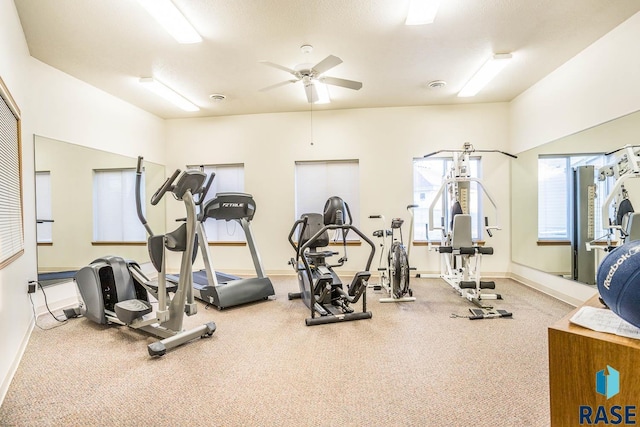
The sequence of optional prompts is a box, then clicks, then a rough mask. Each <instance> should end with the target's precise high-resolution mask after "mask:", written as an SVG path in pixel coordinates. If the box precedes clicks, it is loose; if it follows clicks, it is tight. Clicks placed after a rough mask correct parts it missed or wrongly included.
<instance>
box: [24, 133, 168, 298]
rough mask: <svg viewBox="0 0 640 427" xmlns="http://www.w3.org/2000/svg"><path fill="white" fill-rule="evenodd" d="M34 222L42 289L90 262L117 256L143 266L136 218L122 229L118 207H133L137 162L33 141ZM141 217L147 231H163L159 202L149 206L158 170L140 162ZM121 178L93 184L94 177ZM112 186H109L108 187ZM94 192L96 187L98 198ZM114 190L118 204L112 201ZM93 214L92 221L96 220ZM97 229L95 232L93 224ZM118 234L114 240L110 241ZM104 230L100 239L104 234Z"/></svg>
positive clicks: (43, 140) (157, 184)
mask: <svg viewBox="0 0 640 427" xmlns="http://www.w3.org/2000/svg"><path fill="white" fill-rule="evenodd" d="M34 147H35V149H34V153H35V154H34V156H35V171H36V216H37V222H38V224H37V239H38V276H39V280H40V281H41V283H42V284H43V285H46V284H51V283H56V282H59V281H65V280H70V279H71V278H72V277H73V276H74V274H75V271H77V270H78V269H79V268H81V267H83V266H85V265H87V264H89V263H90V262H91V261H93V260H94V259H97V258H100V257H101V256H105V255H117V256H121V257H123V258H125V259H133V260H136V261H138V262H140V263H143V262H147V261H148V254H147V248H146V238H147V236H146V234H145V231H144V228H143V227H142V225H141V224H140V222H139V221H138V220H137V217H135V214H134V219H133V220H131V218H130V216H129V223H128V224H127V223H124V222H126V221H124V220H123V219H122V218H123V215H124V214H123V213H122V212H120V209H119V207H118V205H126V206H128V205H129V204H133V206H132V209H133V212H134V213H135V202H134V201H132V200H135V199H132V197H134V195H135V178H134V179H133V180H131V177H132V176H133V177H135V168H136V162H137V159H135V158H132V157H127V156H123V155H119V154H114V153H110V152H107V151H101V150H97V149H94V148H88V147H83V146H80V145H75V144H71V143H68V142H64V141H58V140H55V139H51V138H46V137H43V136H39V135H36V136H35V137H34ZM144 166H145V172H144V180H143V182H144V186H143V189H144V195H143V201H144V212H145V215H146V217H147V221H148V222H149V224H150V226H151V228H152V230H154V231H155V230H158V231H156V232H162V230H164V228H165V207H164V200H163V201H161V202H160V203H159V204H158V205H156V206H151V204H150V203H149V200H150V199H151V196H152V195H153V193H154V192H155V190H156V189H157V188H159V187H160V186H161V185H162V183H163V182H164V180H165V178H166V177H165V168H164V166H162V165H159V164H156V163H152V162H147V161H145V162H144ZM119 171H121V172H122V175H123V178H122V180H121V181H119V180H120V177H117V176H116V178H115V179H107V181H105V182H98V180H99V178H97V177H96V175H104V173H106V174H107V175H113V174H114V173H115V174H117V173H119ZM114 183H115V184H114ZM96 186H101V188H102V190H101V191H102V196H99V195H97V193H96V191H98V190H97V189H96ZM115 187H119V188H122V190H123V194H122V197H123V198H124V197H126V199H123V201H119V200H118V201H115V200H113V199H110V198H113V197H114V194H117V192H118V191H119V188H115ZM96 214H98V215H96ZM97 222H99V223H100V225H101V226H100V227H98V228H96V223H97ZM115 229H119V230H120V231H119V232H120V236H118V235H115V237H114V235H110V234H109V233H110V232H111V231H114V230H115ZM105 230H106V234H105Z"/></svg>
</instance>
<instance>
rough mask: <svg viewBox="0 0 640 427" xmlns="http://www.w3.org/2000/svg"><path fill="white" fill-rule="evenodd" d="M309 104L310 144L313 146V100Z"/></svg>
mask: <svg viewBox="0 0 640 427" xmlns="http://www.w3.org/2000/svg"><path fill="white" fill-rule="evenodd" d="M309 105H310V106H311V109H310V111H309V116H310V128H311V144H310V145H311V146H313V102H310V103H309Z"/></svg>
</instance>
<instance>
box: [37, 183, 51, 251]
mask: <svg viewBox="0 0 640 427" xmlns="http://www.w3.org/2000/svg"><path fill="white" fill-rule="evenodd" d="M51 200H52V199H51V172H49V171H43V172H36V235H37V238H38V243H51V242H53V224H52V223H51V222H49V221H51V220H53V211H52V208H51Z"/></svg>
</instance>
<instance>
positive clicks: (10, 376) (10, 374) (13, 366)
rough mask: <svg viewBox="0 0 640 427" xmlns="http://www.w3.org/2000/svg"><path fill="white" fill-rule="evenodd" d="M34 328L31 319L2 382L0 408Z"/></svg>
mask: <svg viewBox="0 0 640 427" xmlns="http://www.w3.org/2000/svg"><path fill="white" fill-rule="evenodd" d="M34 327H35V321H34V319H33V318H32V319H31V323H30V324H29V327H28V328H27V331H26V333H25V334H24V337H22V343H20V348H19V349H18V352H17V353H16V356H15V357H14V359H13V362H12V363H11V367H10V368H9V372H7V375H6V376H5V377H4V379H3V380H2V387H0V406H2V403H3V402H4V398H5V397H6V396H7V392H8V391H9V386H10V385H11V381H13V376H14V375H15V374H16V372H17V371H18V366H20V362H21V361H22V356H23V355H24V352H25V351H26V350H27V344H29V339H30V338H31V333H32V332H33V328H34Z"/></svg>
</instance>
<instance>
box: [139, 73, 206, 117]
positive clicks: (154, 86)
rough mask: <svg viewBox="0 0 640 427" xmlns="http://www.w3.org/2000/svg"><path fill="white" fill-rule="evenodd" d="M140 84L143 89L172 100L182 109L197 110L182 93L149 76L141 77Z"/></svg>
mask: <svg viewBox="0 0 640 427" xmlns="http://www.w3.org/2000/svg"><path fill="white" fill-rule="evenodd" d="M140 84H142V86H144V88H145V89H147V90H150V91H151V92H153V93H155V94H156V95H160V96H161V97H163V98H164V99H166V100H167V101H170V102H172V103H173V104H174V105H176V106H178V107H180V108H182V109H183V110H184V111H199V110H200V108H198V107H197V106H196V105H194V104H193V103H191V102H190V101H187V99H186V98H184V97H183V96H182V95H179V94H178V93H176V92H174V91H173V90H172V89H169V88H168V87H167V86H165V85H163V84H162V83H160V82H159V81H157V80H154V79H153V78H151V77H143V78H141V79H140Z"/></svg>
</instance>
